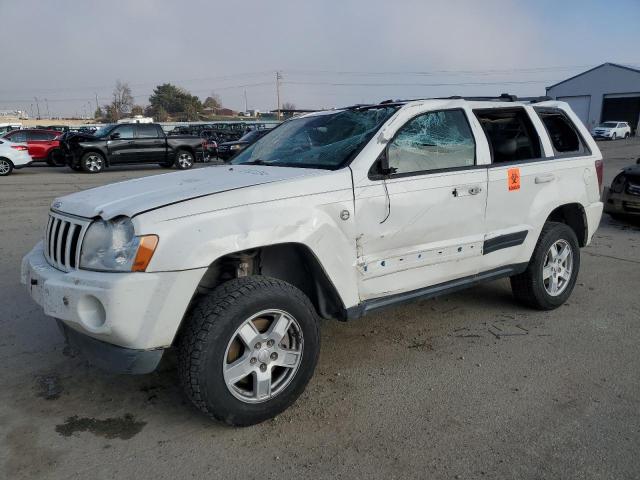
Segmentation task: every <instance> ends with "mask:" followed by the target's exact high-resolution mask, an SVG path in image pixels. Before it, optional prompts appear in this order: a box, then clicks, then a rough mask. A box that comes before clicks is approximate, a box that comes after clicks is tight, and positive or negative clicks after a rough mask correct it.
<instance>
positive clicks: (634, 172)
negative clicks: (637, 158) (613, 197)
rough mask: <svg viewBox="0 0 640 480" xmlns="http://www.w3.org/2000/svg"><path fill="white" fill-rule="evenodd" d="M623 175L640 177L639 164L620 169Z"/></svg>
mask: <svg viewBox="0 0 640 480" xmlns="http://www.w3.org/2000/svg"><path fill="white" fill-rule="evenodd" d="M622 171H623V172H624V174H625V175H627V176H630V177H640V164H638V165H631V166H630V167H625V168H623V169H622Z"/></svg>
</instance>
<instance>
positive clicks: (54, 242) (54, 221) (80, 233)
mask: <svg viewBox="0 0 640 480" xmlns="http://www.w3.org/2000/svg"><path fill="white" fill-rule="evenodd" d="M89 223H90V221H89V220H85V219H83V218H78V217H70V216H67V215H61V214H59V213H54V212H50V213H49V222H48V223H47V229H46V230H45V233H44V256H45V257H46V259H47V261H48V262H49V263H50V264H51V266H53V267H55V268H57V269H58V270H62V271H64V272H68V271H70V270H75V269H77V268H78V266H79V264H80V245H82V238H83V237H84V234H85V232H86V231H87V227H88V226H89Z"/></svg>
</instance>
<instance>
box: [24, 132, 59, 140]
mask: <svg viewBox="0 0 640 480" xmlns="http://www.w3.org/2000/svg"><path fill="white" fill-rule="evenodd" d="M54 137H55V135H52V134H50V133H48V132H29V133H28V134H27V140H29V141H32V142H33V141H46V140H53V138H54Z"/></svg>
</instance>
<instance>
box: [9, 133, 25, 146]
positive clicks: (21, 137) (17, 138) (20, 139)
mask: <svg viewBox="0 0 640 480" xmlns="http://www.w3.org/2000/svg"><path fill="white" fill-rule="evenodd" d="M9 140H11V141H12V142H16V143H24V142H26V141H27V132H16V133H14V134H13V135H11V137H9Z"/></svg>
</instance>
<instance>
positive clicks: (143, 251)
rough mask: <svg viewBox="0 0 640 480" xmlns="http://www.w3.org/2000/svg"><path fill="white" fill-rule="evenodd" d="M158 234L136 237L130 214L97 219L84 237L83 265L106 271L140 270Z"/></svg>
mask: <svg viewBox="0 0 640 480" xmlns="http://www.w3.org/2000/svg"><path fill="white" fill-rule="evenodd" d="M157 244H158V237H157V236H155V235H145V236H142V237H137V236H136V235H135V231H134V228H133V223H132V222H131V219H129V218H128V217H118V218H115V219H113V220H110V221H104V220H96V221H94V222H93V223H92V224H91V225H89V228H88V229H87V233H85V235H84V239H83V240H82V250H81V252H80V268H83V269H86V270H99V271H105V272H131V271H134V272H140V271H142V272H143V271H144V270H145V269H146V268H147V265H148V264H149V262H150V261H151V257H152V256H153V252H154V251H155V248H156V246H157Z"/></svg>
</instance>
